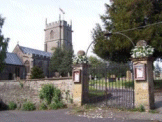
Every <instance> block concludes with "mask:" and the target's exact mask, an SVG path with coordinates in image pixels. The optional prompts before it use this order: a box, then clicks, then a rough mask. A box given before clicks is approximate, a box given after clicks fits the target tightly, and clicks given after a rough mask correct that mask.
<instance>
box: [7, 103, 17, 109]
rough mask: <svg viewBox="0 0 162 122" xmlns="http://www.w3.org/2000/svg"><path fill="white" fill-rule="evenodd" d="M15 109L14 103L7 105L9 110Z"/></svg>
mask: <svg viewBox="0 0 162 122" xmlns="http://www.w3.org/2000/svg"><path fill="white" fill-rule="evenodd" d="M16 108H17V105H16V103H14V102H13V101H11V102H9V104H8V109H9V110H15V109H16Z"/></svg>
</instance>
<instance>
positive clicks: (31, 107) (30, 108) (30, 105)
mask: <svg viewBox="0 0 162 122" xmlns="http://www.w3.org/2000/svg"><path fill="white" fill-rule="evenodd" d="M35 109H36V108H35V105H34V104H33V103H32V102H29V101H28V102H25V103H24V104H23V110H25V111H33V110H35Z"/></svg>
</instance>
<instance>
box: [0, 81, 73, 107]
mask: <svg viewBox="0 0 162 122" xmlns="http://www.w3.org/2000/svg"><path fill="white" fill-rule="evenodd" d="M43 84H53V85H54V86H55V87H57V88H59V89H60V90H61V92H62V98H63V101H64V103H66V104H71V102H72V97H73V94H72V93H73V82H72V79H71V78H58V79H41V80H40V79H39V80H21V81H13V80H12V81H0V102H3V103H5V104H8V103H9V102H10V101H14V102H15V103H16V104H17V105H18V107H21V106H22V104H23V103H24V102H25V101H31V102H33V103H35V105H36V106H37V107H38V106H39V104H40V103H41V100H40V99H39V91H40V89H41V87H42V85H43Z"/></svg>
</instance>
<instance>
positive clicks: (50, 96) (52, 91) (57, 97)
mask: <svg viewBox="0 0 162 122" xmlns="http://www.w3.org/2000/svg"><path fill="white" fill-rule="evenodd" d="M39 97H40V99H42V100H45V102H46V103H47V105H46V104H44V103H42V104H41V106H40V108H42V109H43V108H45V106H46V107H47V108H49V109H58V108H62V107H64V104H63V103H62V101H61V91H60V90H59V89H57V88H56V87H54V86H53V85H52V84H45V85H44V86H43V87H42V89H41V90H40V94H39ZM43 104H44V105H43Z"/></svg>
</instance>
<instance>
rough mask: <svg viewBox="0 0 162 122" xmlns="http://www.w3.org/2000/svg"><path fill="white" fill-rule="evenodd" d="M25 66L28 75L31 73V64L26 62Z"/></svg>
mask: <svg viewBox="0 0 162 122" xmlns="http://www.w3.org/2000/svg"><path fill="white" fill-rule="evenodd" d="M24 65H25V69H26V73H29V71H30V64H29V61H28V60H26V61H25V63H24Z"/></svg>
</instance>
